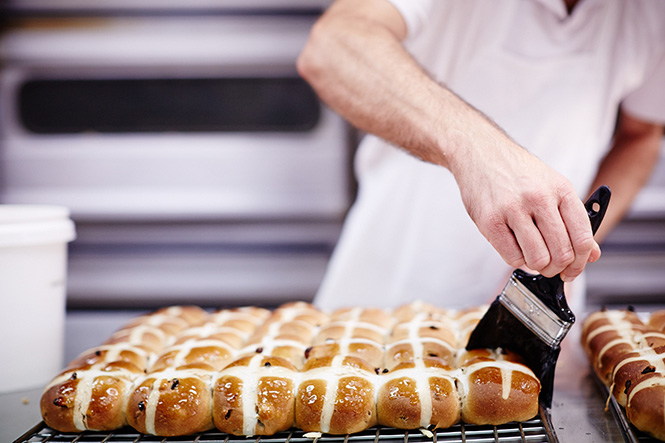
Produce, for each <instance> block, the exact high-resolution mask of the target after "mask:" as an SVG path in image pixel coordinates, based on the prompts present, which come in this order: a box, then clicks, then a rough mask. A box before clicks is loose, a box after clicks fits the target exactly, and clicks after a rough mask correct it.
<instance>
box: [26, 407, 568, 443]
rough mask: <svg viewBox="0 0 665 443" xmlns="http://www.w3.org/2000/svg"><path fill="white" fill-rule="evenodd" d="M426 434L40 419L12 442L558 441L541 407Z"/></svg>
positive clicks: (529, 442)
mask: <svg viewBox="0 0 665 443" xmlns="http://www.w3.org/2000/svg"><path fill="white" fill-rule="evenodd" d="M432 434H433V435H432V436H431V437H429V436H427V435H425V434H424V433H423V432H420V431H419V430H410V431H405V430H402V429H394V428H384V427H374V428H370V429H368V430H366V431H363V432H359V433H356V434H350V435H328V434H324V435H322V436H321V437H318V438H312V437H306V436H305V433H304V432H302V431H299V430H292V431H288V432H280V433H278V434H275V435H271V436H258V437H254V438H248V437H243V436H234V435H229V434H225V433H222V432H219V431H209V432H204V433H202V434H196V435H189V436H184V437H167V438H164V437H155V436H152V435H144V434H138V433H137V432H136V431H135V430H133V429H131V428H123V429H120V430H117V431H112V432H84V433H81V434H71V433H69V434H67V433H61V432H58V431H55V430H53V429H51V428H49V427H47V426H46V425H45V424H44V423H43V422H42V423H40V424H38V425H37V426H35V427H34V428H33V429H31V430H30V431H28V432H26V433H25V434H24V435H23V436H22V437H20V438H19V439H18V440H16V441H15V442H14V443H19V442H21V443H23V442H27V443H37V442H40V443H41V442H44V443H45V442H52V443H65V442H67V443H93V442H94V443H120V442H122V443H130V442H131V443H139V442H140V443H148V442H160V443H175V442H179V443H187V442H190V443H387V442H394V443H419V442H434V443H442V442H445V443H558V439H557V437H556V434H555V433H554V431H553V428H552V425H551V421H550V416H549V412H548V411H547V410H545V409H543V408H541V410H540V413H539V414H538V416H536V417H535V418H534V419H532V420H529V421H526V422H521V423H517V422H512V423H507V424H504V425H499V426H478V425H468V424H464V423H460V424H457V425H455V426H453V427H451V428H447V429H437V430H436V431H433V432H432Z"/></svg>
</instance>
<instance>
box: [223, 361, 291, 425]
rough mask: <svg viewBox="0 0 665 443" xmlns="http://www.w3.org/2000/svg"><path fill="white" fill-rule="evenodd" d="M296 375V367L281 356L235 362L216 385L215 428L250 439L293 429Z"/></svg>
mask: <svg viewBox="0 0 665 443" xmlns="http://www.w3.org/2000/svg"><path fill="white" fill-rule="evenodd" d="M295 375H296V368H295V366H293V364H291V363H290V362H289V361H288V360H285V359H283V358H280V357H274V356H272V357H271V356H263V355H260V354H257V355H254V356H248V357H244V358H242V359H239V360H237V361H235V362H233V363H232V364H230V365H229V366H227V367H226V368H225V369H224V370H223V371H221V372H220V374H219V376H218V377H217V379H216V380H215V382H214V385H213V406H212V416H213V422H214V424H215V426H216V427H217V429H219V430H220V431H222V432H226V433H229V434H233V435H247V436H251V435H272V434H275V433H276V432H280V431H285V430H287V429H289V428H290V427H291V426H293V423H294V414H295V404H294V399H295V380H294V377H295ZM246 402H249V404H245V403H246ZM248 411H251V412H252V414H253V415H252V416H248Z"/></svg>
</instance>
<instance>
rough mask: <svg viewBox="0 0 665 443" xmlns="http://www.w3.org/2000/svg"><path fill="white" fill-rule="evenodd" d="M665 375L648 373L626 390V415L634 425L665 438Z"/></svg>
mask: <svg viewBox="0 0 665 443" xmlns="http://www.w3.org/2000/svg"><path fill="white" fill-rule="evenodd" d="M664 411H665V375H664V374H663V373H655V372H652V373H649V374H647V375H646V376H645V377H644V378H643V379H642V380H641V381H640V382H639V383H636V384H635V385H632V386H631V387H630V389H629V390H628V400H627V403H626V416H627V417H628V419H629V420H630V421H631V423H632V424H633V425H635V427H636V428H637V429H639V430H641V431H644V432H646V433H648V434H650V435H653V436H654V437H656V438H657V439H659V440H665V419H663V416H664Z"/></svg>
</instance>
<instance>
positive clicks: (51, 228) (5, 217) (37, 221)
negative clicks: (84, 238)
mask: <svg viewBox="0 0 665 443" xmlns="http://www.w3.org/2000/svg"><path fill="white" fill-rule="evenodd" d="M74 238H76V230H75V228H74V222H73V221H72V220H71V219H70V218H69V209H68V208H66V207H64V206H51V205H0V247H6V246H20V245H34V244H48V243H63V242H70V241H72V240H74Z"/></svg>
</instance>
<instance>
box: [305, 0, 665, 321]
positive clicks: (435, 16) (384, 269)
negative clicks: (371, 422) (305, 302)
mask: <svg viewBox="0 0 665 443" xmlns="http://www.w3.org/2000/svg"><path fill="white" fill-rule="evenodd" d="M391 1H392V3H393V4H394V5H395V6H396V7H397V9H398V10H399V11H400V12H401V13H402V15H403V17H404V19H405V22H406V23H407V27H408V36H407V39H406V41H405V42H404V44H405V46H406V48H407V49H408V50H409V51H410V53H411V54H412V55H413V56H414V57H415V59H416V60H418V61H419V62H420V63H421V64H422V65H423V67H424V68H425V69H426V70H427V71H428V72H429V73H430V74H431V75H432V77H433V78H435V79H436V80H437V81H439V82H443V83H445V84H446V85H447V86H448V87H449V88H450V89H451V90H453V91H455V92H456V93H457V94H459V95H460V96H461V97H462V98H463V99H464V100H466V101H467V102H469V103H470V104H472V105H473V106H475V107H476V108H478V109H480V110H481V111H482V112H483V113H485V114H486V115H487V116H489V117H490V118H491V119H493V120H494V121H495V122H497V123H498V125H499V126H501V127H502V128H503V129H505V130H506V132H507V133H508V134H509V135H510V136H511V137H512V138H513V139H514V140H515V141H517V142H518V143H519V144H521V145H522V146H524V147H525V148H527V149H528V150H529V151H530V152H532V153H534V154H535V155H536V156H538V157H539V158H540V159H541V160H543V161H544V162H545V163H547V164H548V165H550V166H551V167H552V168H554V169H555V170H557V171H559V172H560V173H562V174H563V175H564V176H566V177H567V178H568V179H569V180H570V181H571V182H572V183H573V185H574V186H575V188H576V190H577V192H578V193H579V195H580V197H581V198H582V197H583V196H585V195H586V194H587V192H588V191H589V187H590V185H591V182H592V180H593V178H594V176H595V173H596V169H597V166H598V164H599V162H600V161H601V159H602V158H603V156H604V155H605V153H606V152H607V150H608V148H609V144H610V140H611V136H612V132H613V128H614V124H615V119H616V115H617V111H618V108H619V105H620V104H622V106H623V108H624V109H625V110H626V111H627V112H629V113H630V114H632V115H635V116H636V117H640V118H643V119H646V120H649V121H654V122H663V121H665V1H663V0H609V1H608V0H580V2H579V3H578V5H577V6H576V7H575V9H574V10H573V13H572V14H571V15H568V14H567V12H566V10H565V7H564V4H563V1H562V0H501V1H494V0H391ZM355 166H356V174H357V177H358V182H359V193H358V197H357V200H356V202H355V203H354V205H353V207H352V209H351V211H350V213H349V215H348V217H347V220H346V223H345V226H344V229H343V232H342V235H341V238H340V240H339V243H338V245H337V248H336V250H335V252H334V254H333V257H332V259H331V262H330V264H329V268H328V272H327V274H326V276H325V278H324V281H323V284H322V286H321V288H320V290H319V293H318V294H317V296H316V298H315V303H316V304H317V305H318V306H320V307H323V308H328V309H331V308H336V307H341V306H351V305H361V306H384V307H394V306H397V305H400V304H403V303H407V302H410V301H413V300H423V301H426V302H430V303H434V304H436V305H439V306H443V307H450V308H457V307H466V306H474V305H479V304H482V303H487V302H489V301H491V300H493V299H494V298H495V296H496V295H497V294H498V293H499V291H500V290H501V289H502V288H503V285H504V284H505V282H506V280H507V278H508V276H509V275H510V271H511V269H510V268H509V267H508V266H507V265H506V264H505V263H504V262H503V260H502V259H501V257H500V256H499V255H498V253H497V252H496V251H494V249H493V248H492V247H491V246H490V244H489V243H488V242H487V241H486V240H485V239H484V237H483V236H482V235H481V234H480V232H479V231H478V229H477V227H476V226H475V225H474V223H473V222H472V221H471V219H470V217H469V216H468V214H467V213H466V211H465V209H464V206H463V204H462V201H461V198H460V195H459V189H458V187H457V184H456V182H455V180H454V179H453V177H452V175H451V174H450V172H449V171H448V170H446V169H445V168H443V167H439V166H435V165H432V164H428V163H425V162H423V161H420V160H418V159H416V158H414V157H412V156H410V155H409V154H406V153H405V152H404V151H402V150H400V149H398V148H396V147H394V146H391V145H389V144H387V143H385V142H384V141H382V140H380V139H378V138H376V137H374V136H367V137H366V138H365V139H364V140H363V142H362V144H361V146H360V147H359V150H358V153H357V156H356V165H355ZM579 280H580V279H578V281H579ZM575 292H576V293H577V294H576V295H575V300H574V303H571V304H572V305H573V306H580V303H581V302H582V301H583V299H582V297H583V294H582V293H583V291H580V290H579V289H576V290H575Z"/></svg>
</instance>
